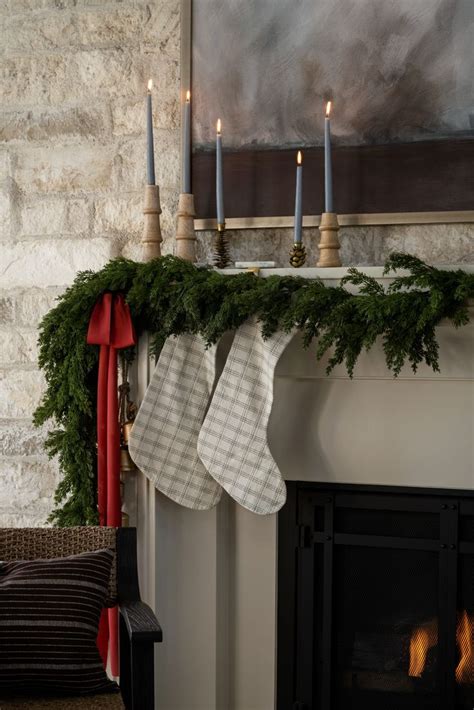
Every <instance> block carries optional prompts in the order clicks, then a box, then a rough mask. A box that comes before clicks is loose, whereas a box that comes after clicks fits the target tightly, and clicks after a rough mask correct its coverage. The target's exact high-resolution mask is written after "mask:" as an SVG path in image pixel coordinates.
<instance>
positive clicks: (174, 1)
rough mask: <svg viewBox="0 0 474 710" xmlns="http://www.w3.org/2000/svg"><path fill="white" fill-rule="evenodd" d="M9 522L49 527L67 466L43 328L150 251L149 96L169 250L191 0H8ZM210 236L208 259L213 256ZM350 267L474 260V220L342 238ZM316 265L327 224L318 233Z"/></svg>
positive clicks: (5, 398)
mask: <svg viewBox="0 0 474 710" xmlns="http://www.w3.org/2000/svg"><path fill="white" fill-rule="evenodd" d="M0 26H1V31H0V63H1V69H0V77H1V78H0V82H1V91H2V102H1V108H0V525H40V524H42V523H43V522H44V521H45V519H46V517H47V515H48V513H49V511H50V510H51V505H52V492H53V490H54V488H55V485H56V481H57V467H56V464H55V463H54V462H48V460H47V458H46V457H45V455H44V452H43V449H42V440H43V437H44V432H42V431H35V430H34V429H33V427H32V425H31V415H32V412H33V410H34V409H35V407H36V405H37V403H38V401H39V399H40V397H41V393H42V390H43V378H42V375H41V373H40V372H39V370H38V367H37V350H36V338H37V325H38V322H39V320H40V319H41V317H42V315H43V314H44V313H45V312H46V311H47V310H48V309H49V308H51V306H52V305H53V303H54V299H55V298H56V296H57V295H58V294H59V293H61V292H62V291H63V290H64V288H65V287H66V286H67V285H68V284H70V283H71V281H72V280H73V278H74V275H75V274H76V272H77V271H78V270H83V269H96V268H100V267H101V266H102V265H103V264H104V263H105V262H106V261H107V260H108V259H109V258H111V257H114V256H118V255H124V256H129V257H132V258H133V257H136V256H137V255H138V241H139V239H140V232H141V225H142V214H141V209H142V193H143V184H144V179H145V159H144V156H145V134H144V127H145V122H144V105H143V99H144V91H145V86H146V81H147V79H148V78H149V76H152V77H153V79H154V83H155V86H156V93H155V128H156V131H155V142H156V167H157V179H158V181H159V183H160V186H161V198H162V208H163V214H162V228H163V236H164V245H163V251H164V252H165V253H168V252H170V251H172V250H173V228H174V214H175V210H176V204H177V195H178V186H179V142H180V141H179V120H180V110H179V72H180V66H179V54H180V22H179V0H148V1H146V0H122V1H120V0H4V1H3V2H2V3H0ZM209 237H210V235H209V234H201V235H200V249H199V253H200V259H202V260H207V259H208V258H209V255H210V238H209ZM341 237H342V241H343V249H342V254H343V260H344V263H345V264H360V265H363V264H380V263H381V262H383V260H384V259H385V257H386V255H387V254H388V253H389V252H390V251H392V250H394V249H404V250H407V251H411V252H413V253H417V254H419V255H420V256H421V257H423V258H425V259H427V260H429V261H431V262H433V263H461V262H466V263H467V262H470V263H473V262H474V227H473V225H468V224H459V225H436V226H404V227H382V228H380V227H379V228H374V227H367V228H364V227H360V228H352V229H346V230H343V231H342V232H341ZM305 238H306V240H307V242H308V243H310V244H311V245H312V246H311V247H310V248H309V263H311V261H313V262H314V259H315V248H314V244H315V242H316V233H315V230H313V231H312V232H311V231H310V232H307V233H306V236H305ZM229 240H230V249H231V256H232V257H233V258H246V259H247V258H248V259H250V258H271V259H274V260H276V261H277V263H278V264H279V265H285V264H286V261H287V252H288V247H289V245H290V243H291V230H261V231H247V232H233V233H232V232H231V233H229Z"/></svg>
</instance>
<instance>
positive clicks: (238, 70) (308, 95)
mask: <svg viewBox="0 0 474 710" xmlns="http://www.w3.org/2000/svg"><path fill="white" fill-rule="evenodd" d="M192 37H193V39H192V75H193V144H194V150H195V152H196V154H197V156H198V155H199V154H205V152H206V151H208V150H211V149H212V146H213V141H214V137H215V122H216V119H217V117H220V118H221V119H222V122H223V135H224V143H225V145H226V147H227V148H228V149H231V150H232V151H235V152H236V153H240V154H242V155H241V157H240V158H239V157H238V156H236V155H235V154H234V153H232V154H231V155H230V157H229V158H228V160H227V170H228V171H229V170H230V166H231V163H232V161H234V162H233V163H232V164H233V165H234V167H233V168H232V171H235V170H237V169H238V163H237V162H235V161H238V160H240V161H241V163H240V164H241V168H240V170H241V174H243V173H242V171H244V172H245V171H247V172H248V171H249V170H250V167H251V168H252V171H253V173H255V171H257V172H259V173H261V176H262V179H264V176H265V172H266V171H267V170H269V169H270V168H269V166H267V167H265V161H267V162H268V161H270V160H271V161H272V164H273V166H274V169H276V170H278V166H279V169H280V170H282V171H283V170H286V171H288V167H287V166H289V165H291V161H292V160H293V158H291V160H290V159H288V161H287V162H285V159H284V158H283V157H282V156H280V159H278V158H277V157H275V158H273V157H272V156H273V155H274V153H275V152H280V153H282V155H283V154H284V153H285V152H292V151H293V150H294V149H295V148H296V147H298V148H299V147H302V148H305V149H309V151H311V150H312V149H314V150H315V151H316V152H313V153H312V154H311V153H309V154H308V155H312V158H311V159H312V161H313V162H312V163H311V165H312V168H311V170H314V171H316V172H314V176H313V177H314V181H317V180H318V170H319V167H318V165H317V163H318V160H319V159H317V155H318V150H319V152H320V148H318V147H319V146H321V144H322V138H323V128H324V106H325V102H326V101H327V100H328V99H331V100H332V101H333V117H332V131H333V139H334V145H335V150H336V156H335V161H336V166H335V171H336V179H337V176H338V172H340V170H342V169H343V168H344V167H345V169H346V170H347V169H349V168H350V169H351V170H352V169H354V165H356V164H357V163H360V160H369V163H370V165H371V166H372V168H371V170H372V172H373V170H374V169H375V163H374V162H373V160H374V158H373V156H374V155H375V156H376V155H377V154H376V151H377V150H378V151H379V152H380V150H384V148H383V147H387V146H388V148H385V150H387V151H388V153H387V156H388V158H387V160H394V158H393V156H394V155H396V152H395V148H394V147H396V146H402V147H401V150H402V153H400V156H401V159H403V160H405V159H406V160H408V165H409V164H410V160H413V159H414V158H413V157H410V156H413V155H414V154H413V153H410V155H408V153H407V154H406V156H405V158H404V157H403V155H404V154H403V150H408V148H407V146H410V145H411V146H412V148H411V150H412V151H413V149H414V148H413V144H416V146H418V145H421V144H425V152H427V155H434V154H433V152H432V150H431V145H432V144H433V143H438V144H439V145H438V147H437V148H435V152H436V150H439V151H440V152H439V153H438V154H437V155H439V160H440V161H442V162H443V161H445V160H446V154H445V153H443V151H442V145H441V144H445V145H446V144H447V142H449V143H450V144H451V143H453V142H456V146H455V148H454V152H455V153H456V151H458V152H460V154H461V155H460V156H459V157H458V158H456V160H457V161H458V162H460V163H463V161H464V160H465V158H464V157H463V156H467V155H470V156H472V153H470V152H469V151H472V143H471V140H472V138H473V136H474V130H473V129H474V88H473V87H474V79H473V77H474V72H473V70H474V0H255V1H253V2H249V0H223V1H222V2H216V0H193V35H192ZM364 148H366V149H367V150H366V152H365V153H364V152H363V149H364ZM361 150H362V152H361ZM265 151H267V155H263V153H264V152H265ZM338 151H339V157H338V156H337V152H338ZM344 151H345V152H344ZM367 151H368V152H367ZM370 151H372V152H370ZM374 151H375V153H374ZM244 154H246V156H247V157H246V158H244V157H243V155H244ZM251 155H252V156H253V158H252V159H250V156H251ZM356 155H357V156H359V157H358V158H357V159H356V158H354V156H356ZM369 155H370V156H372V157H370V159H369V157H368V156H369ZM418 155H419V156H422V155H423V153H418ZM348 156H349V157H348ZM351 156H352V157H351ZM360 156H365V158H364V157H362V158H361V157H360ZM249 160H251V165H250V163H249ZM341 160H342V162H340V161H341ZM246 161H247V162H246ZM262 161H263V163H262ZM282 161H283V162H282ZM376 162H377V161H376ZM379 163H380V160H379ZM448 163H449V165H448V166H447V168H446V169H447V170H448V173H447V176H446V177H449V175H451V172H452V171H453V170H454V171H457V172H456V174H455V175H454V176H453V175H451V179H452V178H453V177H454V178H456V179H463V181H464V182H465V176H466V172H465V171H466V168H465V166H464V167H459V166H457V167H456V166H453V165H452V160H451V162H449V161H448ZM203 164H204V163H203ZM203 164H202V165H203ZM202 165H201V164H200V163H199V160H198V161H197V164H196V166H197V170H198V171H199V170H200V169H201V168H202ZM246 166H247V167H246ZM427 167H430V169H432V167H431V166H427ZM439 167H440V169H441V170H443V169H444V168H445V167H446V166H444V162H443V164H440V165H439ZM379 168H380V165H379V164H377V169H379ZM388 169H391V168H390V166H388ZM232 171H231V172H232ZM450 171H451V172H450ZM232 179H233V178H232V176H231V174H230V173H229V176H228V181H229V180H230V181H232ZM281 179H282V180H284V178H283V177H282V178H281ZM354 179H355V178H354ZM346 180H347V176H346ZM349 182H350V184H351V185H352V183H351V181H349ZM344 184H345V182H344V178H340V180H339V187H340V190H339V194H340V196H341V198H342V190H343V189H349V188H345V187H344ZM337 187H338V186H337V184H336V185H335V190H336V191H337ZM261 188H262V185H260V186H257V185H255V184H253V189H254V190H255V189H257V191H259V192H260V191H261ZM268 188H269V189H273V191H274V188H275V185H268ZM350 189H352V191H353V187H352V188H350ZM315 190H317V186H316V185H315ZM336 194H337V193H336ZM262 199H263V198H262ZM344 199H345V202H346V203H347V205H348V206H351V202H350V200H349V201H348V200H347V199H346V198H344ZM229 200H230V201H232V198H231V197H230V193H229V196H228V202H229ZM249 200H250V202H249ZM463 200H464V202H465V199H464V197H463ZM251 201H252V198H251V197H250V196H248V198H247V206H246V207H245V208H243V207H242V206H241V207H237V209H244V210H245V211H247V212H248V211H249V210H250V211H254V212H255V210H257V211H258V210H261V209H262V206H261V205H258V204H255V203H254V204H253V205H252V204H251ZM254 202H255V201H254ZM464 202H462V204H461V203H459V204H457V203H456V200H454V202H453V205H449V204H448V207H447V208H460V209H463V208H465V209H470V208H471V207H472V205H465V204H464ZM368 204H369V205H371V208H372V209H374V205H373V204H372V202H371V201H370V200H369V201H368ZM289 206H290V204H288V207H289ZM352 206H356V204H355V203H354V204H353V205H352ZM234 207H235V206H232V205H231V204H230V205H229V208H230V210H231V211H232V210H233V209H234ZM312 207H313V208H314V209H317V208H318V205H316V203H313V205H312ZM401 207H402V208H403V205H402V206H401ZM435 207H436V205H435ZM210 208H211V205H210V204H209V205H208V207H207V208H206V209H210ZM415 208H416V206H415ZM419 208H420V209H425V205H423V204H421V205H420V206H419ZM440 208H441V209H445V208H446V207H443V206H442V205H441V207H440ZM202 209H204V205H203V206H202V207H201V211H202ZM263 209H266V208H265V207H263ZM399 209H400V206H399V205H398V206H397V204H395V203H394V205H393V209H392V210H387V202H386V201H385V202H384V204H383V210H385V211H394V212H396V211H397V210H399ZM271 211H272V212H274V208H271ZM339 211H341V209H339ZM375 211H377V206H376V205H375ZM280 213H281V211H280Z"/></svg>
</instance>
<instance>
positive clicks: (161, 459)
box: [129, 335, 222, 510]
mask: <svg viewBox="0 0 474 710" xmlns="http://www.w3.org/2000/svg"><path fill="white" fill-rule="evenodd" d="M216 351H217V347H215V346H214V347H211V348H209V349H208V350H206V348H205V345H204V341H203V340H202V338H201V337H200V336H195V335H180V336H178V337H176V338H174V337H172V338H168V340H167V341H166V342H165V344H164V346H163V350H162V351H161V354H160V358H159V360H158V363H157V365H156V368H155V371H154V373H153V375H152V377H151V380H150V384H149V386H148V389H147V391H146V394H145V397H144V399H143V402H142V405H141V407H140V409H139V411H138V415H137V418H136V419H135V423H134V425H133V428H132V433H131V436H130V441H129V450H130V455H131V457H132V459H133V461H134V462H135V463H136V465H137V466H138V468H139V469H140V470H141V471H142V472H143V473H144V474H145V476H147V477H148V478H149V479H150V481H152V483H153V484H154V485H155V486H156V488H157V489H158V490H160V491H161V492H162V493H164V494H165V495H167V496H168V497H169V498H171V499H172V500H174V501H176V503H180V504H181V505H184V506H186V507H187V508H194V509H195V510H206V509H208V508H212V507H213V506H214V505H216V503H218V502H219V499H220V497H221V494H222V489H221V487H220V485H219V484H218V483H216V481H215V480H214V479H213V478H211V476H210V475H209V474H208V473H207V471H206V469H205V468H204V466H203V465H202V463H201V461H200V459H199V457H198V455H197V439H198V435H199V430H200V428H201V425H202V421H203V419H204V415H205V413H206V409H207V406H208V404H209V399H210V396H211V392H212V388H213V385H214V379H215V374H216Z"/></svg>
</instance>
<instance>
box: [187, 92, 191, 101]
mask: <svg viewBox="0 0 474 710" xmlns="http://www.w3.org/2000/svg"><path fill="white" fill-rule="evenodd" d="M186 101H188V102H189V101H191V92H190V91H189V89H188V90H187V91H186Z"/></svg>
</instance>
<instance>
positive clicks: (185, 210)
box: [176, 192, 197, 263]
mask: <svg viewBox="0 0 474 710" xmlns="http://www.w3.org/2000/svg"><path fill="white" fill-rule="evenodd" d="M195 216H196V213H195V211H194V195H192V194H191V193H189V192H182V193H181V194H180V196H179V200H178V212H177V220H176V256H179V257H180V259H184V260H185V261H191V262H193V263H194V262H195V261H196V243H197V239H196V233H195V231H194V217H195Z"/></svg>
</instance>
